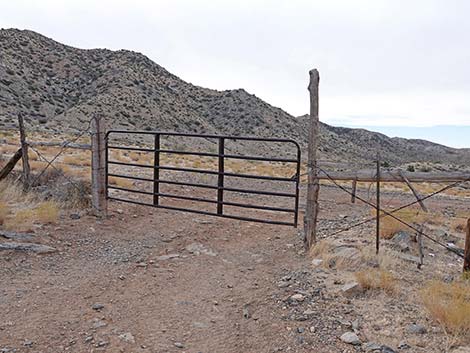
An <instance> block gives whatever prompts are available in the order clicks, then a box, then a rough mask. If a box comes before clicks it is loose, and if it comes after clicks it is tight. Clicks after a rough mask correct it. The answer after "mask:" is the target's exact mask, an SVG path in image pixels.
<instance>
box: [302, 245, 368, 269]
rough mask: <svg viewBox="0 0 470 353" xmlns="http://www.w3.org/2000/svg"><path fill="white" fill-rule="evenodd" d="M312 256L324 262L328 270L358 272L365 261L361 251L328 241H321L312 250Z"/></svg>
mask: <svg viewBox="0 0 470 353" xmlns="http://www.w3.org/2000/svg"><path fill="white" fill-rule="evenodd" d="M310 255H311V256H313V257H315V258H317V259H322V260H323V265H324V266H325V267H327V268H335V269H338V270H349V271H350V270H357V269H358V268H361V267H363V266H364V265H365V264H364V260H363V258H362V255H361V253H360V251H359V250H357V249H356V248H354V247H352V246H345V245H342V244H338V243H334V242H331V241H328V240H321V241H319V242H318V243H317V244H315V246H314V247H312V249H311V250H310Z"/></svg>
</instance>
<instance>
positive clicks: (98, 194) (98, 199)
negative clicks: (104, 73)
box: [91, 115, 108, 217]
mask: <svg viewBox="0 0 470 353" xmlns="http://www.w3.org/2000/svg"><path fill="white" fill-rule="evenodd" d="M105 140H106V127H105V122H104V119H103V117H102V116H97V115H95V116H94V117H93V118H92V120H91V162H92V163H91V185H92V186H91V193H92V194H91V200H92V205H93V208H94V210H95V214H96V216H98V217H106V216H107V214H108V200H107V197H106V174H107V173H106V164H107V163H106V152H107V151H106V150H107V148H106V141H105Z"/></svg>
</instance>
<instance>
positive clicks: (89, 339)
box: [85, 336, 93, 343]
mask: <svg viewBox="0 0 470 353" xmlns="http://www.w3.org/2000/svg"><path fill="white" fill-rule="evenodd" d="M91 341H93V336H86V337H85V343H90V342H91Z"/></svg>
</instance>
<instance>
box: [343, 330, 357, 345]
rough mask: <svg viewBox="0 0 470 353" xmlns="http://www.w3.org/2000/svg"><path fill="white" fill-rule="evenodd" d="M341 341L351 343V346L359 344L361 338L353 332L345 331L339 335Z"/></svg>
mask: <svg viewBox="0 0 470 353" xmlns="http://www.w3.org/2000/svg"><path fill="white" fill-rule="evenodd" d="M340 339H341V341H343V342H344V343H347V344H352V345H353V346H358V345H360V344H361V340H360V339H359V337H358V336H357V335H356V334H355V333H354V332H345V333H343V334H342V335H341V337H340Z"/></svg>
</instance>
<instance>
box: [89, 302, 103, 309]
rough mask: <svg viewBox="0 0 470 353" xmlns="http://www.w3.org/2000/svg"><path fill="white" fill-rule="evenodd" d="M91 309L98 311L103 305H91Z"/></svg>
mask: <svg viewBox="0 0 470 353" xmlns="http://www.w3.org/2000/svg"><path fill="white" fill-rule="evenodd" d="M91 308H92V309H93V310H96V311H100V310H101V309H103V308H104V305H103V304H99V303H96V304H93V305H92V306H91Z"/></svg>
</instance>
